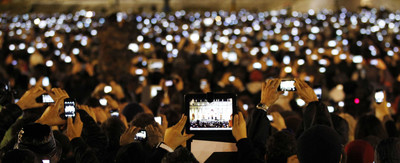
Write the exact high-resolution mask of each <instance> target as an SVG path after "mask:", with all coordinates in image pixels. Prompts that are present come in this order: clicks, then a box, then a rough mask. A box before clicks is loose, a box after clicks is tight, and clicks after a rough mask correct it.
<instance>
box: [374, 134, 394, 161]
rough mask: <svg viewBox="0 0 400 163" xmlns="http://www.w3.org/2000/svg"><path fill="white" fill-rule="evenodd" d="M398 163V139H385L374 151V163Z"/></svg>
mask: <svg viewBox="0 0 400 163" xmlns="http://www.w3.org/2000/svg"><path fill="white" fill-rule="evenodd" d="M397 162H400V139H399V138H387V139H384V140H382V141H381V142H380V143H379V144H378V146H377V147H376V149H375V163H397Z"/></svg>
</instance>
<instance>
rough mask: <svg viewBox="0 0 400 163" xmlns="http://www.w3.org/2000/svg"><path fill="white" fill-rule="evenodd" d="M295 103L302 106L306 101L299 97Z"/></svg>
mask: <svg viewBox="0 0 400 163" xmlns="http://www.w3.org/2000/svg"><path fill="white" fill-rule="evenodd" d="M296 103H297V105H298V106H300V107H303V106H304V105H306V102H305V101H304V100H303V99H301V98H298V99H296Z"/></svg>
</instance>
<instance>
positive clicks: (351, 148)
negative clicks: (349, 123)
mask: <svg viewBox="0 0 400 163" xmlns="http://www.w3.org/2000/svg"><path fill="white" fill-rule="evenodd" d="M345 152H346V155H347V162H351V163H372V162H373V161H374V147H372V146H371V145H370V144H369V143H368V142H367V141H364V140H354V141H352V142H350V143H349V144H347V145H346V147H345Z"/></svg>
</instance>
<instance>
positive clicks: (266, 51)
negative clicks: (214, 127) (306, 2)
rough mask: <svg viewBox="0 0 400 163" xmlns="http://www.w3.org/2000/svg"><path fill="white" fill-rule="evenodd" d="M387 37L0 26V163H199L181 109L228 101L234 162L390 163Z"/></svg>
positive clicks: (128, 25) (395, 50)
mask: <svg viewBox="0 0 400 163" xmlns="http://www.w3.org/2000/svg"><path fill="white" fill-rule="evenodd" d="M399 28H400V11H396V12H393V11H388V10H385V9H383V8H381V9H369V8H361V9H360V10H359V11H358V12H350V11H347V10H346V9H344V8H342V9H340V10H338V11H329V10H321V11H314V10H309V11H308V12H296V11H291V10H290V9H282V10H275V11H265V12H250V11H246V10H240V11H236V12H228V11H212V12H211V11H210V12H189V11H184V10H181V11H175V12H171V13H164V12H157V13H141V14H137V13H136V14H135V13H125V12H117V13H113V14H110V15H105V14H104V13H100V12H94V11H86V10H80V11H77V12H75V13H53V14H42V13H25V14H11V13H0V61H1V63H0V79H1V83H0V85H1V90H0V93H1V94H0V104H1V112H0V138H1V140H2V141H1V144H0V158H1V162H2V163H9V162H12V163H15V162H24V163H25V162H43V163H45V162H107V163H108V162H121V163H122V162H198V160H197V159H196V157H195V156H194V155H193V154H192V153H191V152H190V150H188V149H187V148H186V141H187V140H189V139H190V138H191V137H192V136H193V135H192V134H186V132H183V129H184V127H185V125H187V124H186V121H187V118H188V117H189V116H185V115H183V114H184V113H185V109H187V108H184V107H183V106H184V105H183V101H184V100H183V99H184V95H185V94H187V93H207V92H215V93H218V92H228V93H235V94H237V107H238V110H239V114H235V115H234V116H232V117H233V124H232V126H233V127H232V134H233V137H234V138H235V140H236V146H237V155H234V157H235V158H234V159H232V160H234V161H236V162H268V163H272V162H279V163H281V162H288V163H295V162H301V163H308V162H326V163H329V162H332V163H338V162H349V163H353V162H354V163H357V162H360V163H361V162H362V163H368V162H371V163H372V162H373V161H375V163H381V162H385V163H386V162H388V163H395V162H400V140H399V138H398V137H399V129H400V116H399V113H398V108H399V101H400V75H399V72H400V66H399V64H400V55H399V50H400V49H399V48H400V33H399V30H400V29H399ZM282 80H295V84H294V86H295V88H296V90H295V91H285V92H283V91H278V87H279V85H280V83H281V81H282ZM317 90H318V91H317ZM43 95H44V96H46V97H43ZM47 95H48V96H47ZM49 99H51V100H50V103H46V102H47V100H49ZM65 101H70V102H73V103H75V104H76V105H75V108H76V113H73V115H70V114H69V112H68V113H67V112H65V109H64V108H65V106H64V104H65ZM267 115H268V116H267ZM158 116H160V117H161V121H162V123H161V124H159V123H157V122H156V121H155V120H154V117H158ZM267 117H269V118H267ZM142 130H146V132H147V138H146V139H137V138H135V135H136V134H137V133H138V132H139V133H140V132H141V131H142Z"/></svg>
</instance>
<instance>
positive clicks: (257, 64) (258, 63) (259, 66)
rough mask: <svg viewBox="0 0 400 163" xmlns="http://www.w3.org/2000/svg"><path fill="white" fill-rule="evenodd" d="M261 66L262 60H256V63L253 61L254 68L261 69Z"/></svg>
mask: <svg viewBox="0 0 400 163" xmlns="http://www.w3.org/2000/svg"><path fill="white" fill-rule="evenodd" d="M261 67H262V65H261V63H260V62H255V63H253V68H254V69H261Z"/></svg>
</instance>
